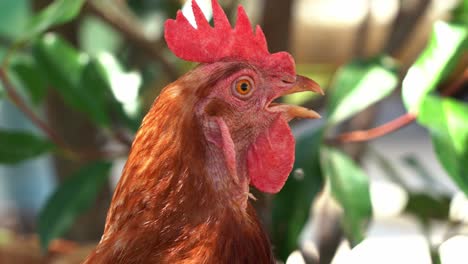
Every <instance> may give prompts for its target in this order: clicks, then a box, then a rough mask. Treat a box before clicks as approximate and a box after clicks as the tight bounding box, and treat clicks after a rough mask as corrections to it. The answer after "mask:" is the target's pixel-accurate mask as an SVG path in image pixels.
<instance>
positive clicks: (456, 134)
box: [419, 96, 468, 195]
mask: <svg viewBox="0 0 468 264" xmlns="http://www.w3.org/2000/svg"><path fill="white" fill-rule="evenodd" d="M467 113H468V105H467V104H464V103H461V102H458V101H456V100H454V99H448V98H446V99H442V98H437V97H433V96H428V97H427V98H426V100H424V102H423V104H422V106H421V109H420V113H419V122H420V123H421V124H422V125H424V126H426V127H427V128H429V131H430V134H431V138H432V144H433V146H434V150H435V152H436V154H437V158H438V159H439V161H440V163H441V164H442V166H443V167H444V168H445V170H446V171H447V172H448V174H449V175H450V176H451V177H452V179H453V180H454V181H455V183H456V184H457V185H458V187H459V188H460V189H461V190H463V191H464V192H465V194H467V195H468V166H467V164H468V114H467Z"/></svg>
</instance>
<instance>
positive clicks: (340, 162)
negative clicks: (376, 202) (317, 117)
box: [321, 146, 372, 244]
mask: <svg viewBox="0 0 468 264" xmlns="http://www.w3.org/2000/svg"><path fill="white" fill-rule="evenodd" d="M321 155H322V169H323V170H324V173H325V176H326V178H327V180H328V182H329V183H330V187H331V192H332V194H333V196H334V197H335V198H336V200H337V201H338V202H339V203H340V204H341V206H342V208H343V210H344V219H343V223H342V224H343V227H344V230H345V232H346V234H347V236H348V238H349V239H350V240H351V242H352V244H356V243H358V242H360V241H361V240H362V239H364V232H365V229H366V227H367V223H368V222H369V219H370V217H371V216H372V204H371V198H370V192H369V179H368V177H367V175H366V174H365V173H364V171H363V170H362V169H361V168H359V167H358V165H356V163H355V162H354V161H353V160H352V159H351V158H350V157H348V156H347V155H345V154H344V153H342V152H340V151H338V150H336V149H333V148H330V147H325V146H323V147H322V149H321Z"/></svg>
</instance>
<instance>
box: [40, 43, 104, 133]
mask: <svg viewBox="0 0 468 264" xmlns="http://www.w3.org/2000/svg"><path fill="white" fill-rule="evenodd" d="M33 56H34V58H35V59H36V61H37V63H38V65H39V67H40V69H41V70H42V74H43V75H44V76H48V81H49V84H50V85H51V86H52V88H53V89H55V90H56V91H57V92H58V93H59V94H60V95H61V96H62V98H63V99H64V101H65V103H66V104H67V105H69V106H70V107H73V108H75V109H76V110H78V111H81V112H83V113H85V114H87V115H88V117H89V118H90V119H91V120H92V121H94V122H95V123H96V124H99V125H102V126H108V125H109V123H110V121H109V117H108V113H107V109H106V102H105V100H106V94H107V92H106V91H105V89H107V88H106V86H104V85H102V82H101V81H100V78H101V77H99V76H97V74H99V72H94V71H95V70H96V67H97V66H96V64H94V63H92V62H91V63H90V59H89V57H88V56H87V55H86V54H83V53H80V52H78V51H77V50H75V49H74V48H73V47H71V46H70V45H69V44H68V43H67V42H65V41H64V40H62V39H61V38H59V37H58V36H56V35H52V34H48V35H46V36H45V37H43V38H41V39H40V40H38V41H37V42H36V43H35V45H34V46H33ZM95 82H96V83H95Z"/></svg>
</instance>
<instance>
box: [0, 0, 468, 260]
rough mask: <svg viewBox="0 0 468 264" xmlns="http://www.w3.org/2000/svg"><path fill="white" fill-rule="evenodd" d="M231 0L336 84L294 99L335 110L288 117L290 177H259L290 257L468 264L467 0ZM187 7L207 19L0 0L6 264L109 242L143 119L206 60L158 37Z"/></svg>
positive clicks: (274, 46)
mask: <svg viewBox="0 0 468 264" xmlns="http://www.w3.org/2000/svg"><path fill="white" fill-rule="evenodd" d="M188 2H190V1H188ZM197 2H198V3H199V5H200V6H201V8H202V9H203V11H204V13H205V15H206V17H207V18H208V19H211V1H210V0H197ZM219 2H220V3H221V5H222V6H223V7H224V9H225V10H226V13H227V14H228V16H229V18H230V19H231V21H235V18H236V11H237V6H238V5H239V4H242V5H243V6H244V7H245V8H246V11H247V13H248V14H249V17H250V18H251V21H252V24H259V25H261V26H262V28H263V30H264V32H265V35H266V37H267V40H268V44H269V49H270V52H276V51H282V50H287V51H290V52H291V53H292V54H293V56H294V58H295V59H296V63H297V65H298V66H297V71H298V73H299V74H302V75H306V76H308V77H310V78H313V79H314V80H316V81H317V82H318V83H319V84H320V85H321V86H322V87H323V88H324V90H325V91H326V96H325V97H318V96H310V95H308V94H297V95H294V96H289V97H287V98H285V99H284V100H286V101H288V102H289V103H295V104H302V105H305V106H307V107H309V108H311V109H315V110H317V111H319V112H320V113H322V114H323V118H322V120H320V121H313V122H312V121H295V122H293V123H292V127H293V132H294V134H295V136H296V138H297V147H296V164H295V168H294V171H293V173H292V174H291V176H290V178H289V179H288V182H287V184H286V186H285V188H284V189H283V190H282V191H281V192H280V193H279V194H278V195H275V196H268V195H264V194H261V193H258V192H256V191H255V190H253V192H254V194H255V196H256V197H258V198H259V200H258V201H257V202H255V206H256V209H257V211H258V213H259V215H260V216H261V219H262V221H263V223H264V225H265V226H266V227H267V229H268V230H269V231H270V234H271V237H272V242H273V245H274V252H275V253H276V255H277V258H278V261H279V262H280V263H284V262H286V263H444V264H445V263H466V259H467V258H468V253H467V252H466V248H468V199H467V196H466V193H468V169H467V168H468V165H467V164H468V154H467V153H468V143H467V142H468V105H467V102H468V89H467V83H468V82H467V65H468V56H467V53H466V50H467V35H468V24H467V21H468V20H467V16H468V1H465V0H353V1H350V0H263V1H247V0H220V1H219ZM178 9H182V10H183V12H184V14H185V15H186V16H187V17H192V18H193V14H191V8H190V3H187V1H182V0H180V1H176V0H94V1H92V0H88V1H84V0H79V1H67V0H56V1H51V0H15V1H13V0H0V61H2V65H1V71H0V79H1V80H2V82H1V83H0V263H80V261H82V260H83V258H84V257H86V255H87V254H88V253H89V251H90V249H92V248H93V246H95V245H96V243H97V241H99V239H100V236H101V234H102V231H103V226H104V220H105V216H106V213H107V208H108V206H109V203H110V199H111V197H112V192H113V188H114V187H115V185H116V183H117V181H118V178H119V176H120V173H121V169H122V167H123V165H124V163H125V160H126V155H127V153H128V151H129V147H130V145H131V142H132V140H133V136H134V134H135V132H136V130H137V129H138V126H139V124H140V122H141V119H142V117H143V116H144V115H145V113H146V112H147V110H148V109H149V107H150V106H151V104H152V102H153V100H154V98H156V97H157V95H158V93H159V92H160V91H161V89H162V88H164V87H165V86H166V85H167V84H169V83H170V82H172V81H174V80H176V79H177V78H178V77H179V76H181V75H182V74H183V73H185V72H187V71H188V70H189V69H191V68H192V67H194V66H195V64H193V63H188V62H184V61H182V60H180V59H178V58H176V57H175V56H174V55H173V54H171V52H170V51H169V50H168V49H167V47H166V44H165V41H164V39H163V38H162V33H163V23H164V21H165V20H166V19H168V18H174V17H175V14H176V11H177V10H178ZM356 131H357V132H356Z"/></svg>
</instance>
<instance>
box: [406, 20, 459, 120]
mask: <svg viewBox="0 0 468 264" xmlns="http://www.w3.org/2000/svg"><path fill="white" fill-rule="evenodd" d="M467 36H468V28H467V27H465V26H463V25H457V24H449V23H446V22H442V21H438V22H436V23H435V24H434V29H433V32H432V36H431V39H430V41H429V44H428V46H427V47H426V48H425V49H424V51H423V52H422V54H421V55H420V56H419V58H418V59H417V60H416V62H415V63H414V64H413V66H412V67H411V68H410V69H409V71H408V74H407V75H406V77H405V79H404V80H403V88H402V95H403V101H404V103H405V106H406V109H407V110H408V111H411V112H413V111H415V112H418V110H419V108H420V106H421V103H422V101H423V100H424V98H425V97H426V95H427V94H429V92H431V91H433V90H434V89H435V88H436V86H437V84H438V83H439V82H440V81H441V80H442V79H443V78H444V77H445V76H446V74H447V73H448V72H450V71H451V70H452V69H453V67H454V66H455V65H456V63H457V61H458V60H459V59H460V58H461V54H462V53H463V52H464V50H466V48H467V44H468V41H467V40H468V38H467Z"/></svg>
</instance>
